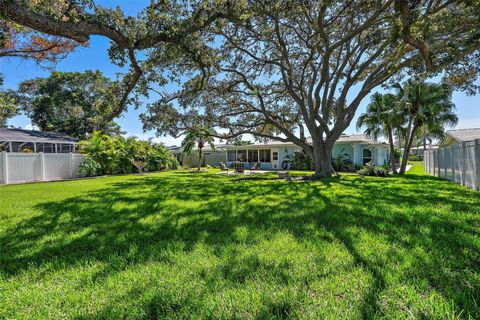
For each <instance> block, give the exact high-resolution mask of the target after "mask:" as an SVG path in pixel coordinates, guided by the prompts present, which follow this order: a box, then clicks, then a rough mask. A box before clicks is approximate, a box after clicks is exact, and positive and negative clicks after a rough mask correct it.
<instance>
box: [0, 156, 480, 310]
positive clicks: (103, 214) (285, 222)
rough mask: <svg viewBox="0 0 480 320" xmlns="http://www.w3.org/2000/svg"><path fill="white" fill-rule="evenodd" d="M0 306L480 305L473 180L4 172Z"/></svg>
mask: <svg viewBox="0 0 480 320" xmlns="http://www.w3.org/2000/svg"><path fill="white" fill-rule="evenodd" d="M0 201H1V207H0V318H2V319H3V318H5V319H282V318H294V319H323V318H328V319H361V318H363V319H374V318H379V319H384V318H388V319H391V318H398V319H403V318H407V319H422V318H423V319H469V318H470V319H479V318H480V212H479V211H480V194H479V193H477V192H474V191H471V190H468V189H466V188H464V187H461V186H457V185H455V184H453V183H451V182H448V181H443V180H440V179H437V178H434V177H429V176H426V175H424V174H422V168H421V166H420V165H419V164H417V165H416V166H415V167H414V168H413V169H412V171H411V173H410V174H408V175H407V176H405V177H391V178H375V177H359V176H356V175H342V176H341V177H335V178H330V179H326V180H323V181H314V182H312V181H292V182H288V181H285V180H278V179H275V175H272V174H270V175H266V176H258V177H246V178H240V179H239V177H238V176H236V177H235V176H228V177H227V176H221V175H217V174H214V173H206V174H204V173H198V174H196V173H188V172H181V171H177V172H165V173H158V174H149V175H147V176H144V177H141V176H134V175H131V176H121V177H107V178H98V179H88V180H78V181H69V182H55V183H41V184H30V185H17V186H4V187H0Z"/></svg>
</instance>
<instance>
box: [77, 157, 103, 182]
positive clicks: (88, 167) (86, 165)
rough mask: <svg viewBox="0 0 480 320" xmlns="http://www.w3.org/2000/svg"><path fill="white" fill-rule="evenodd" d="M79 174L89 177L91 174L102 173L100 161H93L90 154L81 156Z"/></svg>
mask: <svg viewBox="0 0 480 320" xmlns="http://www.w3.org/2000/svg"><path fill="white" fill-rule="evenodd" d="M79 171H80V174H81V175H84V176H87V177H91V176H98V175H100V174H102V167H101V165H100V163H98V162H97V161H95V160H94V159H93V158H92V157H91V156H89V155H86V156H85V157H84V158H83V161H82V163H81V164H80V169H79Z"/></svg>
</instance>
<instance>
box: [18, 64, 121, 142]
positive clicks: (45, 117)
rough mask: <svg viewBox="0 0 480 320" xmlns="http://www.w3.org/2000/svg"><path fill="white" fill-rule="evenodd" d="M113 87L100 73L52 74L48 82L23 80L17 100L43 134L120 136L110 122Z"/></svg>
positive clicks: (113, 100)
mask: <svg viewBox="0 0 480 320" xmlns="http://www.w3.org/2000/svg"><path fill="white" fill-rule="evenodd" d="M115 85H116V83H115V82H113V81H111V80H109V79H108V78H106V77H105V76H103V74H102V73H101V72H100V71H86V72H53V73H52V74H51V75H50V76H49V77H48V78H36V79H32V80H26V81H24V82H22V83H21V84H20V85H19V90H18V93H17V100H18V101H19V102H20V103H21V104H22V105H23V106H22V107H23V109H24V111H25V112H26V113H27V115H28V116H29V117H30V119H31V120H32V122H33V124H35V125H37V126H38V127H39V128H40V129H41V130H44V131H56V132H61V133H65V134H67V135H70V136H73V137H77V138H84V137H85V136H86V135H87V134H89V133H92V132H94V131H102V132H103V133H105V134H119V133H120V127H119V126H118V125H117V124H116V123H115V122H113V121H112V117H113V116H112V114H114V113H115V108H116V106H117V103H118V98H117V97H116V96H115V94H113V93H112V87H115Z"/></svg>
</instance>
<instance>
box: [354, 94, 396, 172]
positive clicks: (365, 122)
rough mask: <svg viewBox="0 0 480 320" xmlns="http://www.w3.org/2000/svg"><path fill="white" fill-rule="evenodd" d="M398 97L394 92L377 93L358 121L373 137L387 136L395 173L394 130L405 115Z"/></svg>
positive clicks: (358, 124) (358, 126) (358, 125)
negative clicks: (399, 105)
mask: <svg viewBox="0 0 480 320" xmlns="http://www.w3.org/2000/svg"><path fill="white" fill-rule="evenodd" d="M396 100H397V97H396V96H395V95H394V94H391V93H387V94H381V93H375V94H374V95H373V96H372V100H371V102H370V104H369V105H368V106H367V112H366V113H364V114H362V115H361V116H360V118H358V121H357V128H358V129H360V128H362V127H364V128H366V130H365V134H366V135H368V136H369V137H371V138H373V139H375V140H376V139H378V138H379V137H386V138H387V139H388V143H389V145H390V162H391V165H392V170H393V173H397V168H396V167H395V144H394V140H393V134H394V131H396V130H397V128H398V127H400V126H401V124H402V123H403V115H402V113H401V112H399V109H398V106H397V101H396Z"/></svg>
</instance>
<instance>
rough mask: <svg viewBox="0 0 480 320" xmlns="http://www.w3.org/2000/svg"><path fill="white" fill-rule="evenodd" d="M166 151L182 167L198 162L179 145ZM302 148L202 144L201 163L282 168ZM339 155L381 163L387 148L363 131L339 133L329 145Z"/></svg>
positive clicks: (386, 158) (268, 144) (286, 144)
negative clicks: (213, 146)
mask: <svg viewBox="0 0 480 320" xmlns="http://www.w3.org/2000/svg"><path fill="white" fill-rule="evenodd" d="M168 150H170V152H171V153H172V154H173V155H174V156H175V157H176V158H177V160H178V161H179V162H180V163H181V164H182V165H184V166H189V167H195V166H197V164H198V153H197V152H196V151H195V152H194V153H193V154H192V155H188V156H187V155H185V154H183V150H182V148H181V147H177V146H172V147H169V148H168ZM301 150H302V149H301V148H300V147H299V146H297V145H295V144H293V143H291V142H280V141H273V140H272V141H268V142H265V143H256V144H249V145H227V144H223V145H218V146H216V148H215V150H212V149H210V148H209V147H205V148H204V149H203V153H204V157H203V159H202V166H205V165H211V166H218V165H219V164H220V162H223V163H226V164H227V165H228V166H231V165H232V163H233V162H235V161H241V162H244V165H245V167H246V168H248V167H249V166H250V165H251V164H252V163H256V162H257V161H260V167H261V169H263V170H276V169H282V162H283V161H284V160H285V158H286V157H287V155H292V154H293V153H294V152H296V151H301ZM339 155H342V156H345V157H346V158H349V159H350V160H352V162H353V163H354V164H355V165H358V166H361V165H363V164H365V163H367V162H370V161H372V162H373V163H374V164H375V165H384V164H386V163H388V161H389V147H388V145H387V144H386V143H383V142H378V141H374V140H372V139H369V138H368V137H367V136H365V135H363V134H356V135H342V136H341V137H340V139H338V141H337V142H336V143H335V145H334V147H333V158H337V157H338V156H339Z"/></svg>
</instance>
